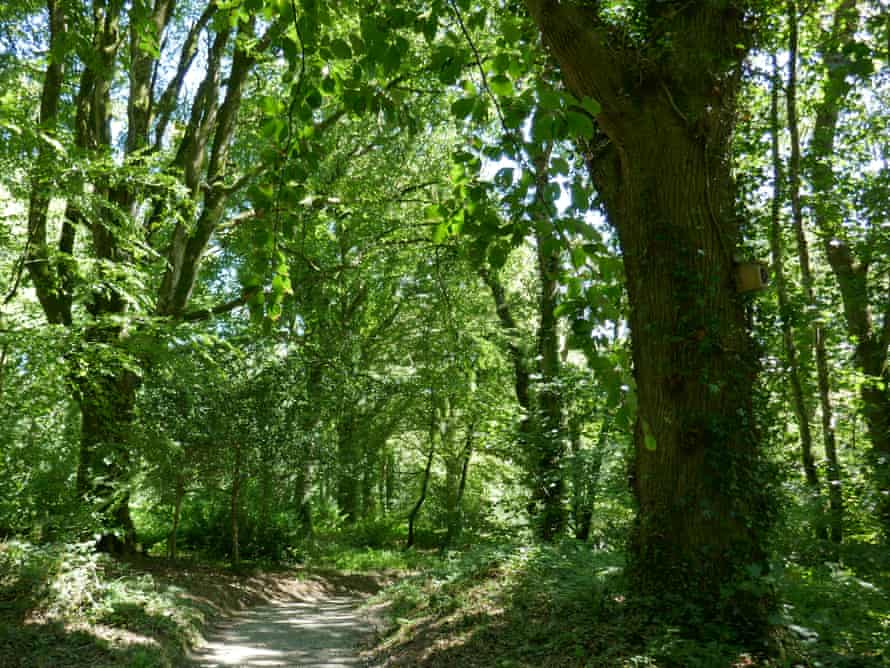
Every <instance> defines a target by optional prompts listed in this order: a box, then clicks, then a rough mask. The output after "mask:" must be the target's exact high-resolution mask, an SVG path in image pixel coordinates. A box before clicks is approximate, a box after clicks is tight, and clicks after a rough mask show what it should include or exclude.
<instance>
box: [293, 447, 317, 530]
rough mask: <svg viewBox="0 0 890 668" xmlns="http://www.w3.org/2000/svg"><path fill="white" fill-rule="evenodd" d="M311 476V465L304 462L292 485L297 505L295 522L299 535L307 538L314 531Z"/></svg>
mask: <svg viewBox="0 0 890 668" xmlns="http://www.w3.org/2000/svg"><path fill="white" fill-rule="evenodd" d="M312 478H313V466H312V464H311V463H310V462H306V463H305V464H304V465H302V466H301V467H300V471H299V472H298V473H297V480H296V483H295V485H294V499H295V500H296V506H297V522H298V523H299V525H300V528H299V535H300V537H302V538H308V537H309V536H311V535H312V534H313V532H314V527H313V525H312V501H311V499H312Z"/></svg>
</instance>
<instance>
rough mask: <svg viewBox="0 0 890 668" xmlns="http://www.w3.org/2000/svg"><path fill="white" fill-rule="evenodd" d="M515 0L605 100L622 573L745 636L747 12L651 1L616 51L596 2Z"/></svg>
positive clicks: (757, 489)
mask: <svg viewBox="0 0 890 668" xmlns="http://www.w3.org/2000/svg"><path fill="white" fill-rule="evenodd" d="M526 4H527V5H528V7H529V9H530V11H531V14H532V17H533V18H534V20H535V22H536V23H537V25H538V27H539V28H540V30H541V33H542V35H543V39H544V42H545V44H546V45H547V46H548V47H549V48H550V50H551V51H552V53H553V55H554V56H555V57H556V59H557V61H558V62H559V65H560V69H561V72H562V76H563V79H564V81H565V83H566V85H567V87H568V89H569V90H570V91H571V92H572V93H573V94H574V95H575V96H576V97H577V98H578V99H584V98H593V99H595V100H597V101H598V102H599V103H600V104H601V105H602V112H601V113H599V114H598V115H597V116H596V119H595V120H596V122H597V125H598V130H599V136H598V139H600V140H601V141H599V142H597V143H596V144H595V145H594V144H590V145H587V146H584V150H585V152H586V155H587V157H588V164H589V166H590V170H591V174H592V177H593V180H594V183H595V185H596V187H597V190H598V192H599V194H600V197H601V199H602V201H603V203H604V207H605V210H606V213H607V215H608V218H609V220H610V222H611V224H612V225H613V226H614V227H615V229H616V231H617V233H618V237H619V240H620V244H621V249H622V255H623V259H624V267H625V273H626V277H627V292H628V302H629V307H630V309H629V316H628V320H629V325H630V330H631V338H632V350H633V365H634V373H635V376H636V386H637V392H638V397H639V411H638V421H637V426H636V430H635V438H634V441H635V448H634V457H633V461H632V463H631V472H632V488H633V493H634V496H635V498H636V501H637V506H638V508H637V515H636V521H635V524H634V529H633V535H632V540H631V554H630V564H629V574H630V576H631V581H632V582H633V585H634V588H635V590H636V591H637V592H638V593H640V594H642V595H645V596H649V597H651V599H650V600H653V601H657V602H658V603H656V605H659V606H661V607H662V608H663V609H664V610H666V611H667V612H671V611H673V613H674V614H675V615H678V616H682V615H683V614H685V613H682V612H679V611H680V610H683V609H685V608H686V606H687V605H694V606H696V607H697V608H699V609H700V610H702V611H704V614H705V615H706V616H708V617H710V618H717V619H722V620H725V621H727V622H729V623H732V624H733V625H734V626H735V627H736V629H737V630H738V631H739V632H740V633H759V632H760V631H762V629H763V627H764V626H765V624H766V617H767V614H766V613H767V610H768V607H769V602H770V598H771V597H770V596H769V595H768V592H767V591H766V590H765V589H763V588H760V587H753V588H752V587H738V586H735V585H736V584H737V583H739V582H740V580H741V579H750V578H752V577H754V576H756V575H757V574H758V573H761V572H763V571H764V570H765V568H766V555H765V552H764V540H765V535H766V530H767V528H768V527H767V523H768V520H769V518H770V517H771V515H772V513H771V512H770V506H771V504H770V494H769V485H768V484H767V483H768V479H767V478H768V475H767V468H768V467H766V466H765V465H764V463H763V462H764V457H763V454H762V452H761V447H760V439H759V437H758V434H757V428H756V425H755V423H754V416H753V409H752V394H753V391H754V379H755V376H756V372H757V351H756V350H755V349H754V348H753V345H752V341H751V339H750V336H749V332H748V330H749V322H748V316H747V313H746V299H747V297H746V296H743V295H740V294H738V293H737V291H736V285H735V280H734V277H735V266H734V261H733V254H734V252H735V248H736V244H737V241H738V236H739V220H738V219H737V218H736V216H735V214H734V209H733V204H734V202H733V196H734V184H733V181H732V177H731V171H730V155H729V143H730V138H731V133H732V130H733V122H734V121H733V118H734V110H735V96H736V92H737V88H738V83H739V78H740V70H741V60H742V58H743V57H744V55H745V52H746V49H744V48H740V47H739V45H740V44H741V43H744V42H746V41H747V39H748V34H747V33H746V26H745V25H744V21H745V19H744V11H743V8H741V7H739V3H737V2H736V3H729V2H710V3H686V4H683V5H679V6H678V5H676V4H675V3H650V4H649V5H648V7H649V8H650V9H649V17H648V18H649V19H650V21H651V25H650V27H649V31H650V33H651V34H650V36H649V39H648V41H647V42H646V43H645V44H644V45H643V46H630V44H632V43H633V42H632V41H631V40H629V39H628V40H625V39H622V36H621V35H616V34H615V33H614V31H615V28H614V27H612V26H611V25H610V24H607V23H606V22H603V21H601V20H600V16H599V11H598V7H597V5H598V3H590V5H584V6H581V5H576V4H573V3H558V2H555V1H554V0H527V3H526ZM656 33H660V34H662V35H664V34H669V35H670V40H667V42H665V40H663V39H659V38H658V36H657V35H656ZM752 589H753V593H752Z"/></svg>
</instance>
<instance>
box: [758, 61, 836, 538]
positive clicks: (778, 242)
mask: <svg viewBox="0 0 890 668" xmlns="http://www.w3.org/2000/svg"><path fill="white" fill-rule="evenodd" d="M778 67H779V66H778V63H777V62H776V57H775V55H774V56H773V81H772V90H771V91H770V126H771V128H770V129H771V148H772V162H773V199H772V203H771V220H770V252H771V254H772V260H773V263H772V264H773V280H774V282H775V284H776V292H777V294H778V296H779V320H780V323H781V327H782V343H783V347H784V348H785V362H786V364H785V367H786V372H787V374H788V384H789V385H790V386H791V400H792V401H791V403H792V405H793V407H794V415H795V417H796V418H797V426H798V429H799V430H800V452H801V460H802V464H803V473H804V479H805V480H806V483H807V487H809V492H810V495H811V496H812V499H813V501H814V502H815V506H816V508H817V513H816V514H817V517H816V521H815V524H816V535H817V536H819V537H820V538H827V537H828V534H827V532H826V530H825V522H824V518H823V514H824V511H823V507H822V500H821V497H822V492H821V487H820V485H819V475H818V472H817V471H816V462H815V461H814V459H813V436H812V431H811V430H810V414H811V413H810V409H809V408H808V406H807V403H806V400H805V398H804V390H803V382H802V381H801V376H802V375H803V369H801V365H800V360H799V357H798V355H797V344H796V342H795V340H794V329H793V326H792V313H791V300H790V299H789V297H788V286H787V284H786V282H785V269H784V261H785V257H784V251H783V243H782V223H781V208H782V200H783V197H784V187H783V175H782V162H781V157H780V155H779V89H780V88H781V78H780V77H779V69H778ZM791 180H792V184H793V183H794V179H793V178H792V179H791ZM792 191H793V186H792ZM792 199H794V195H793V194H792ZM798 202H799V197H798Z"/></svg>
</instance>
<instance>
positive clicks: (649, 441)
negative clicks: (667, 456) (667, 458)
mask: <svg viewBox="0 0 890 668" xmlns="http://www.w3.org/2000/svg"><path fill="white" fill-rule="evenodd" d="M642 423H643V445H645V446H646V449H647V450H649V451H650V452H655V450H656V449H657V448H658V442H657V441H656V440H655V436H653V435H652V429H651V428H650V427H649V423H648V422H646V420H645V419H643V420H642Z"/></svg>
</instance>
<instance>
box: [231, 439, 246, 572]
mask: <svg viewBox="0 0 890 668" xmlns="http://www.w3.org/2000/svg"><path fill="white" fill-rule="evenodd" d="M242 465H243V453H242V448H241V445H240V444H236V445H235V466H234V470H233V472H232V492H231V495H230V504H229V520H230V523H231V530H232V566H236V567H237V566H238V565H240V564H241V544H240V540H239V537H238V506H239V503H238V502H239V499H240V496H241V482H242V479H241V475H242V473H241V468H242Z"/></svg>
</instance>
